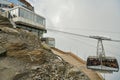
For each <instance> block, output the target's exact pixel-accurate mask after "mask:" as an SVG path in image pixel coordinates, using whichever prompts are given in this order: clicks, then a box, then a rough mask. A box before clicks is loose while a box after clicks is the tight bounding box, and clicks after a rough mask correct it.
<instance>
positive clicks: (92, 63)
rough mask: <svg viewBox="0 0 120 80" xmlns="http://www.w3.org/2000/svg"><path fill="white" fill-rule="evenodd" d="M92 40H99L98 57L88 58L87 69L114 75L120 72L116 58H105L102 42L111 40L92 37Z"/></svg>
mask: <svg viewBox="0 0 120 80" xmlns="http://www.w3.org/2000/svg"><path fill="white" fill-rule="evenodd" d="M90 38H94V39H98V43H97V56H89V57H88V58H87V64H86V65H87V68H88V69H92V70H95V71H99V72H102V73H113V72H118V71H119V65H118V62H117V59H116V58H115V57H110V56H105V51H104V47H103V44H102V40H110V41H111V39H109V38H105V37H99V36H90Z"/></svg>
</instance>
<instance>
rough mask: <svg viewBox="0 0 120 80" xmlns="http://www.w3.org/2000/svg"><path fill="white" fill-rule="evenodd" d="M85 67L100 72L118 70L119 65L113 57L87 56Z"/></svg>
mask: <svg viewBox="0 0 120 80" xmlns="http://www.w3.org/2000/svg"><path fill="white" fill-rule="evenodd" d="M87 68H88V69H92V70H95V71H100V72H105V73H106V72H108V73H112V72H118V71H119V65H118V62H117V59H116V58H114V57H103V58H102V59H100V58H99V57H97V56H89V57H88V58H87Z"/></svg>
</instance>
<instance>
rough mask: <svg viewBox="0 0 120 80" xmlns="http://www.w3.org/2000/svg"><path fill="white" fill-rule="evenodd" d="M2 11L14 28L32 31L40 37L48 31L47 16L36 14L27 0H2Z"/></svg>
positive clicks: (0, 10) (0, 0) (0, 6)
mask: <svg viewBox="0 0 120 80" xmlns="http://www.w3.org/2000/svg"><path fill="white" fill-rule="evenodd" d="M0 12H1V15H3V16H5V17H7V18H8V19H9V20H10V22H11V24H12V25H13V26H14V28H15V27H18V28H23V29H26V30H29V31H32V32H34V33H36V34H37V35H38V36H40V37H42V36H43V33H45V32H46V28H45V26H46V22H45V18H44V17H42V16H40V15H38V14H36V13H35V12H34V7H33V6H32V5H31V4H30V3H28V2H27V1H26V0H0Z"/></svg>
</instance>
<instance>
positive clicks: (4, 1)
mask: <svg viewBox="0 0 120 80" xmlns="http://www.w3.org/2000/svg"><path fill="white" fill-rule="evenodd" d="M0 3H1V4H11V2H8V1H7V0H0Z"/></svg>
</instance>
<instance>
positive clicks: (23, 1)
mask: <svg viewBox="0 0 120 80" xmlns="http://www.w3.org/2000/svg"><path fill="white" fill-rule="evenodd" d="M19 1H20V2H22V3H24V4H25V5H27V6H32V5H31V4H30V3H29V2H27V1H26V0H19Z"/></svg>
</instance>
